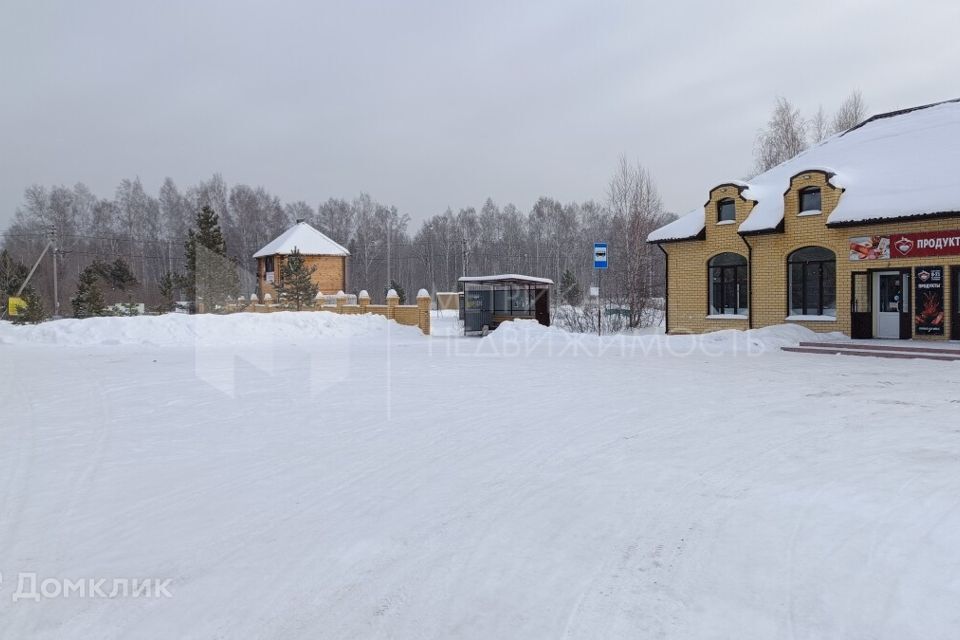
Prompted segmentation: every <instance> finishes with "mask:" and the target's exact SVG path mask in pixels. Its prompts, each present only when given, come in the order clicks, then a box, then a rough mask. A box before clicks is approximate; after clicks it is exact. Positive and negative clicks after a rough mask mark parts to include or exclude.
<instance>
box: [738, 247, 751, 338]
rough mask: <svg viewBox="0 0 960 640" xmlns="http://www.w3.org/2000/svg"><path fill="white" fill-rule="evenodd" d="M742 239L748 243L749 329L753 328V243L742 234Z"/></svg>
mask: <svg viewBox="0 0 960 640" xmlns="http://www.w3.org/2000/svg"><path fill="white" fill-rule="evenodd" d="M737 235H740V234H737ZM740 240H742V241H743V244H745V245H747V329H753V245H751V244H750V243H749V242H747V239H746V238H745V237H744V236H742V235H740Z"/></svg>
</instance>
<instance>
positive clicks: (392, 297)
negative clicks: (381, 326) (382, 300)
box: [387, 289, 400, 320]
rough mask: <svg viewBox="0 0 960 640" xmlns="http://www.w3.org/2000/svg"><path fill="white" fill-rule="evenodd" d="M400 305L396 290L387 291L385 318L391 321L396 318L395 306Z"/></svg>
mask: <svg viewBox="0 0 960 640" xmlns="http://www.w3.org/2000/svg"><path fill="white" fill-rule="evenodd" d="M398 304H400V295H399V294H398V293H397V291H396V289H390V291H387V318H388V319H390V320H393V319H394V318H395V317H397V305H398Z"/></svg>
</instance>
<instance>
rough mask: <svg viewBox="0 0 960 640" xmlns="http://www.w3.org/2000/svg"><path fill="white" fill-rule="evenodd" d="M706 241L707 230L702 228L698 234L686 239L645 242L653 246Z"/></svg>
mask: <svg viewBox="0 0 960 640" xmlns="http://www.w3.org/2000/svg"><path fill="white" fill-rule="evenodd" d="M706 239H707V228H706V227H704V228H703V229H701V230H700V233H698V234H697V235H695V236H690V237H688V238H670V239H669V240H647V244H655V245H661V244H673V243H674V242H690V241H693V240H706Z"/></svg>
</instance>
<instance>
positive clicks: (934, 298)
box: [914, 267, 944, 336]
mask: <svg viewBox="0 0 960 640" xmlns="http://www.w3.org/2000/svg"><path fill="white" fill-rule="evenodd" d="M914 282H916V285H915V290H916V295H915V297H914V300H915V301H916V305H917V315H916V328H917V335H918V336H942V335H943V319H944V310H943V267H917V269H916V277H915V278H914Z"/></svg>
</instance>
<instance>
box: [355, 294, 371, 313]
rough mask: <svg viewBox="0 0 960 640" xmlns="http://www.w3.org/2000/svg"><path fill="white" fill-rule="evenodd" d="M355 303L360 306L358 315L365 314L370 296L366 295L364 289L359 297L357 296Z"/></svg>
mask: <svg viewBox="0 0 960 640" xmlns="http://www.w3.org/2000/svg"><path fill="white" fill-rule="evenodd" d="M357 302H358V303H359V304H360V313H366V312H367V306H368V305H369V304H370V294H369V293H367V290H366V289H364V290H363V291H361V292H360V295H358V296H357Z"/></svg>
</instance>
